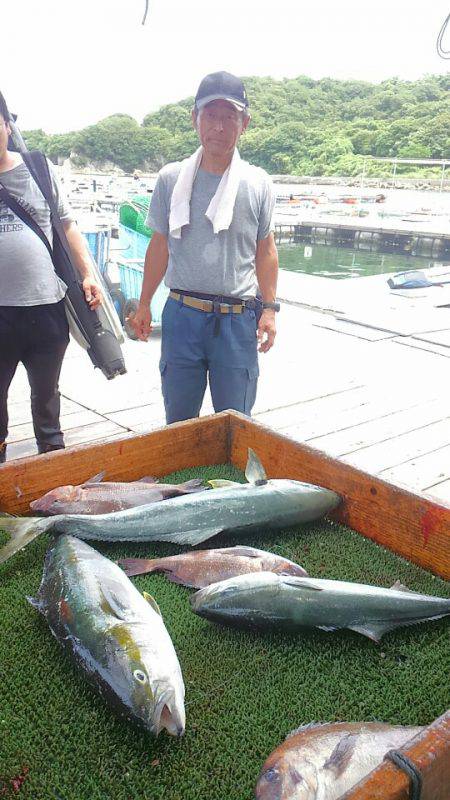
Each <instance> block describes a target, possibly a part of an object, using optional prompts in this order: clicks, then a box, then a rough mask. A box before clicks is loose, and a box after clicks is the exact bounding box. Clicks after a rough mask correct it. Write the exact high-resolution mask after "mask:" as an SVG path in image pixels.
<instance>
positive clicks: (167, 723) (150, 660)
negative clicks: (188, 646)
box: [28, 536, 185, 736]
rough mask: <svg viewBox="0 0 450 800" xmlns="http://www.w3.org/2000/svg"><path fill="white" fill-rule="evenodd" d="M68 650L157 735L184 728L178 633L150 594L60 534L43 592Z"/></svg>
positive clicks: (37, 602) (37, 603)
mask: <svg viewBox="0 0 450 800" xmlns="http://www.w3.org/2000/svg"><path fill="white" fill-rule="evenodd" d="M28 600H29V601H30V603H31V604H32V605H33V606H34V607H35V608H37V610H38V611H40V612H41V614H43V616H44V617H45V619H46V621H47V623H48V625H49V626H50V630H51V631H52V633H53V635H54V636H55V637H56V639H57V640H58V642H59V643H60V644H61V645H62V646H63V647H64V649H65V650H66V652H68V653H69V655H70V656H71V657H72V658H73V659H74V660H75V662H76V663H77V664H78V665H79V666H80V667H81V668H82V669H83V670H84V671H85V673H86V675H87V677H88V680H89V681H90V683H92V684H94V686H95V687H96V688H98V689H99V690H100V692H101V694H102V695H105V696H106V697H107V699H108V700H109V702H110V703H111V704H112V705H113V706H114V707H116V708H117V709H118V710H119V712H120V713H122V714H124V715H125V716H126V717H128V718H130V719H132V720H133V721H134V722H137V723H138V724H140V725H141V726H143V727H144V728H145V730H147V731H148V732H149V733H152V734H154V735H155V736H157V735H158V734H159V732H160V731H161V730H163V729H165V730H167V732H168V733H170V734H172V735H174V736H175V735H176V736H181V735H182V734H183V733H184V728H185V711H184V683H183V678H182V675H181V669H180V665H179V663H178V658H177V655H176V653H175V649H174V647H173V644H172V640H171V638H170V636H169V634H168V632H167V629H166V627H165V625H164V622H163V619H162V616H161V612H160V610H159V608H158V606H157V604H156V602H155V601H154V599H153V598H152V597H151V596H150V595H145V596H142V595H141V594H140V592H138V590H137V589H136V587H135V586H134V585H133V584H132V583H131V581H130V580H129V579H128V578H127V577H126V575H125V573H124V572H123V571H122V570H121V569H120V568H119V567H118V566H117V564H114V562H112V561H110V560H109V559H108V558H105V556H102V555H100V553H98V552H97V551H96V550H94V549H93V548H92V547H89V545H87V544H85V542H81V541H80V540H79V539H74V538H73V537H71V536H59V537H58V538H57V539H56V541H55V543H54V544H53V546H51V547H50V549H49V551H48V552H47V556H46V559H45V566H44V574H43V577H42V582H41V586H40V588H39V593H38V596H37V598H28Z"/></svg>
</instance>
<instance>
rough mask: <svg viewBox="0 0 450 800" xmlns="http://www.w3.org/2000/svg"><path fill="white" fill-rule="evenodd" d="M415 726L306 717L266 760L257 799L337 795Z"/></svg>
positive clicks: (330, 799) (333, 799)
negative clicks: (318, 721) (310, 720)
mask: <svg viewBox="0 0 450 800" xmlns="http://www.w3.org/2000/svg"><path fill="white" fill-rule="evenodd" d="M422 730H423V728H420V727H402V726H400V725H398V726H397V725H386V724H384V723H382V722H355V723H349V722H331V723H325V724H323V725H321V724H316V723H310V724H308V725H303V726H302V727H300V728H298V729H297V730H296V731H293V732H292V733H291V734H290V735H289V736H288V737H287V739H286V740H285V742H283V744H281V745H280V746H279V747H277V748H276V750H274V751H273V753H272V754H271V755H270V756H269V758H268V759H267V761H266V762H265V764H264V766H263V768H262V771H261V774H260V776H259V779H258V782H257V784H256V790H255V797H256V799H257V800H338V798H339V797H341V796H342V795H343V794H344V793H345V792H347V791H348V790H349V789H351V788H352V787H353V786H355V785H356V784H357V783H359V781H360V780H362V778H364V777H365V776H366V775H368V774H369V772H371V771H372V770H373V769H375V767H377V766H378V765H379V764H381V762H382V761H383V758H384V756H385V755H386V753H387V752H388V751H389V750H392V749H397V748H398V747H402V745H404V744H405V743H406V742H408V741H409V740H410V739H412V738H413V737H414V736H416V735H417V734H418V733H420V732H421V731H422Z"/></svg>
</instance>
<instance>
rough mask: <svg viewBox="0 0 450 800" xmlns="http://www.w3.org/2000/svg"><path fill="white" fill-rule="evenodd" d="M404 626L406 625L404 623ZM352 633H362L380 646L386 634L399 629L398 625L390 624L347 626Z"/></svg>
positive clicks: (376, 623) (373, 623)
mask: <svg viewBox="0 0 450 800" xmlns="http://www.w3.org/2000/svg"><path fill="white" fill-rule="evenodd" d="M401 624H402V625H404V624H405V623H404V622H402V623H401ZM346 627H347V628H348V629H349V630H350V631H355V633H361V634H362V636H367V637H368V639H371V640H372V642H375V644H380V641H381V637H382V636H384V634H385V633H388V632H389V631H393V630H394V628H397V627H398V624H396V623H394V624H393V625H392V624H389V623H388V622H381V621H380V622H368V623H367V624H366V625H347V626H346Z"/></svg>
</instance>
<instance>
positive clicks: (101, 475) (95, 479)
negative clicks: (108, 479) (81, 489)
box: [81, 469, 106, 486]
mask: <svg viewBox="0 0 450 800" xmlns="http://www.w3.org/2000/svg"><path fill="white" fill-rule="evenodd" d="M105 475H106V470H104V469H102V471H101V472H97V475H93V476H92V478H88V479H87V481H84V482H83V483H82V484H81V486H85V485H86V484H89V483H101V481H103V480H104V478H105Z"/></svg>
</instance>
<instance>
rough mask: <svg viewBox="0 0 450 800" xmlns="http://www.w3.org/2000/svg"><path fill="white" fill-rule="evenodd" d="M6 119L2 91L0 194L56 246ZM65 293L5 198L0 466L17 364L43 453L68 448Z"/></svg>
mask: <svg viewBox="0 0 450 800" xmlns="http://www.w3.org/2000/svg"><path fill="white" fill-rule="evenodd" d="M9 120H10V116H9V111H8V108H7V105H6V102H5V100H4V98H3V96H2V94H1V93H0V188H3V189H5V190H6V191H7V192H8V194H9V195H10V196H12V198H13V199H14V200H16V201H17V202H18V203H19V205H21V206H22V207H23V208H24V209H25V211H27V212H28V213H29V214H30V215H31V216H32V217H33V219H34V221H35V222H37V224H38V225H39V226H40V228H41V229H42V231H43V232H44V234H45V235H46V237H47V239H48V240H49V242H50V244H52V225H51V219H50V209H49V207H48V205H47V203H46V201H45V199H44V197H43V195H42V193H41V191H40V189H39V188H38V186H37V185H36V183H35V182H34V180H33V178H32V177H31V175H30V173H29V171H28V168H27V167H26V165H25V164H24V162H23V160H22V157H21V155H20V154H19V153H16V152H13V151H11V150H8V143H9V137H10V134H11V129H10V125H9ZM49 169H50V175H51V178H52V186H53V194H54V199H55V202H56V204H57V206H58V211H59V215H60V217H61V220H62V223H63V225H64V230H65V232H66V236H67V239H68V242H69V245H70V249H71V253H72V256H73V260H74V263H75V265H76V267H77V268H78V270H79V273H80V278H81V280H82V285H83V290H84V294H85V297H86V301H87V302H88V303H89V305H90V307H91V308H96V307H97V306H98V305H99V303H100V302H101V299H102V298H101V290H100V287H99V286H98V285H97V283H96V281H95V280H94V278H93V276H92V274H91V259H90V256H89V253H88V249H87V245H86V243H85V240H84V238H83V236H82V235H81V233H80V232H79V230H78V228H77V226H76V224H75V222H74V221H73V218H72V215H71V210H70V208H69V206H68V204H67V202H66V201H65V199H64V198H63V196H62V193H61V189H60V186H59V182H58V179H57V177H56V173H55V171H54V169H53V167H52V165H51V164H50V162H49ZM66 288H67V287H66V285H65V284H64V283H63V281H62V280H61V279H60V278H59V277H58V276H57V274H56V272H55V270H54V267H53V263H52V260H51V258H50V255H49V253H48V250H47V248H46V247H45V245H44V244H43V242H42V241H41V240H40V238H39V237H38V236H37V234H36V233H35V232H34V231H32V230H31V228H30V227H28V225H26V224H25V223H24V222H23V221H22V219H21V218H20V217H18V216H17V215H16V214H15V212H14V211H12V210H11V209H10V208H9V206H8V204H7V201H6V200H5V198H3V199H0V463H2V462H4V461H5V460H6V438H7V435H8V409H7V399H8V390H9V387H10V384H11V381H12V379H13V377H14V374H15V371H16V369H17V365H18V364H19V362H22V363H23V364H24V366H25V369H26V371H27V375H28V380H29V384H30V389H31V411H32V417H33V426H34V433H35V436H36V441H37V446H38V452H39V453H46V452H49V451H50V450H58V449H60V448H62V447H64V437H63V434H62V431H61V425H60V419H59V417H60V395H59V389H58V381H59V374H60V371H61V365H62V361H63V357H64V353H65V351H66V348H67V344H68V341H69V330H68V323H67V319H66V315H65V309H64V296H65V293H66Z"/></svg>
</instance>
